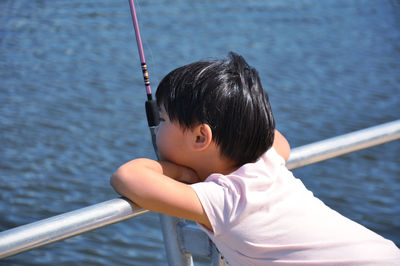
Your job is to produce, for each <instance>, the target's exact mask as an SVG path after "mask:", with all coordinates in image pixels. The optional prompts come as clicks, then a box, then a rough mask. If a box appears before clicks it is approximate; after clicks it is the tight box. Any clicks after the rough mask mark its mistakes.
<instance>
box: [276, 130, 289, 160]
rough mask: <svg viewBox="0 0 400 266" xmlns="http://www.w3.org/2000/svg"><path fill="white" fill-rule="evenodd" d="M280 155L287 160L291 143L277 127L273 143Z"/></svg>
mask: <svg viewBox="0 0 400 266" xmlns="http://www.w3.org/2000/svg"><path fill="white" fill-rule="evenodd" d="M272 146H273V147H274V148H275V150H276V151H277V152H278V154H279V155H280V156H282V158H283V159H284V160H285V161H286V162H287V160H288V159H289V155H290V145H289V142H288V141H287V140H286V138H285V137H284V136H283V135H282V134H281V133H280V132H279V131H278V130H276V129H275V138H274V143H273V145H272Z"/></svg>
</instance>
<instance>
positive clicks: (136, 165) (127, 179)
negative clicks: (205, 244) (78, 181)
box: [110, 159, 212, 230]
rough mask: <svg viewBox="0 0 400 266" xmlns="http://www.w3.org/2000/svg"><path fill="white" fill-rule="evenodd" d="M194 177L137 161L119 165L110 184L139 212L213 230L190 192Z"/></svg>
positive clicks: (170, 166) (166, 166) (169, 165)
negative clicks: (167, 216) (152, 212)
mask: <svg viewBox="0 0 400 266" xmlns="http://www.w3.org/2000/svg"><path fill="white" fill-rule="evenodd" d="M197 181H199V180H198V177H197V175H196V173H195V172H194V171H193V170H191V169H189V168H186V167H183V166H179V165H176V164H173V163H169V162H163V161H161V162H158V161H154V160H150V159H136V160H133V161H130V162H128V163H126V164H124V165H122V166H121V167H120V168H119V169H118V170H117V171H116V172H115V173H114V174H113V175H112V177H111V179H110V183H111V185H112V186H113V187H114V189H115V190H116V191H117V192H118V193H119V194H121V195H122V196H124V197H126V198H128V199H130V200H132V201H133V202H135V203H136V204H137V205H139V206H141V207H142V208H145V209H148V210H151V211H155V212H159V213H163V214H167V215H170V216H176V217H180V218H184V219H188V220H192V221H196V222H198V223H200V224H202V225H204V226H205V227H207V228H208V229H210V230H212V227H211V224H210V221H209V220H208V217H207V215H206V213H205V211H204V209H203V207H202V205H201V202H200V200H199V198H198V197H197V194H196V192H195V191H194V190H193V188H192V187H191V186H189V185H187V184H185V183H182V182H186V183H194V182H197Z"/></svg>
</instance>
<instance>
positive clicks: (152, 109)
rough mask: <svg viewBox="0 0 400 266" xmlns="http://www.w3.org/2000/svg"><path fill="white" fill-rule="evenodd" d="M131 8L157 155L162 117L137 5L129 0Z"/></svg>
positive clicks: (147, 109)
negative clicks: (156, 99)
mask: <svg viewBox="0 0 400 266" xmlns="http://www.w3.org/2000/svg"><path fill="white" fill-rule="evenodd" d="M129 6H130V10H131V16H132V23H133V28H134V29H135V36H136V44H137V48H138V52H139V57H140V63H141V67H142V73H143V80H144V86H145V88H146V94H147V100H146V103H145V107H146V117H147V123H148V124H149V129H150V133H151V140H152V143H153V148H154V151H155V152H156V155H157V145H156V135H155V128H156V127H157V126H158V124H159V123H160V117H159V116H160V115H159V112H158V108H157V103H156V102H155V101H154V100H153V97H152V94H151V87H150V79H149V72H148V70H147V64H146V59H145V57H144V51H143V45H142V38H141V37H140V31H139V23H138V19H137V16H136V10H135V4H134V2H133V0H129Z"/></svg>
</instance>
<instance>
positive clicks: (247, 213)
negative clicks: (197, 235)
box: [191, 148, 400, 266]
mask: <svg viewBox="0 0 400 266" xmlns="http://www.w3.org/2000/svg"><path fill="white" fill-rule="evenodd" d="M191 186H192V187H193V189H194V190H195V191H196V193H197V195H198V197H199V199H200V201H201V203H202V205H203V207H204V210H205V212H206V213H207V216H208V218H209V220H210V222H211V225H212V228H213V232H210V231H208V230H207V229H206V228H205V227H203V226H201V225H200V227H201V228H202V229H203V230H204V231H205V232H206V233H207V234H208V236H209V237H210V238H211V240H212V241H213V242H214V243H215V244H216V246H217V248H218V249H219V251H220V252H221V253H222V255H223V256H224V257H225V259H226V261H227V263H228V264H229V265H374V266H375V265H400V250H399V249H398V248H397V247H396V246H395V245H394V244H393V242H391V241H389V240H386V239H384V238H383V237H381V236H379V235H378V234H376V233H374V232H372V231H370V230H369V229H367V228H365V227H363V226H362V225H359V224H357V223H355V222H353V221H351V220H349V219H348V218H346V217H344V216H342V215H340V214H339V213H337V212H336V211H334V210H332V209H330V208H329V207H328V206H326V205H325V204H324V203H323V202H322V201H320V200H319V199H317V198H316V197H314V195H313V193H312V192H311V191H309V190H307V189H306V188H305V187H304V185H303V183H302V182H301V181H300V180H299V179H297V178H295V177H294V176H293V174H292V173H291V172H290V171H289V170H287V168H286V167H285V162H284V160H283V158H282V157H280V156H279V155H278V154H277V152H276V151H275V149H274V148H271V149H269V150H268V151H267V152H266V153H265V154H264V155H263V156H261V157H260V158H259V159H258V160H257V161H256V162H254V163H249V164H245V165H243V166H242V167H240V168H239V169H238V170H236V171H235V172H233V173H232V174H230V175H227V176H224V175H221V174H212V175H210V176H209V177H208V178H207V179H206V180H205V182H200V183H196V184H193V185H191Z"/></svg>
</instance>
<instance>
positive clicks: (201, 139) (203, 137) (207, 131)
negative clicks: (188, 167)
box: [193, 124, 212, 150]
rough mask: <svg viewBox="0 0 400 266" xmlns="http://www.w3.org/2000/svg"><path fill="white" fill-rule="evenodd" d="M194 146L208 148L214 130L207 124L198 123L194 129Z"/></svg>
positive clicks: (198, 148)
mask: <svg viewBox="0 0 400 266" xmlns="http://www.w3.org/2000/svg"><path fill="white" fill-rule="evenodd" d="M193 133H194V134H193V138H194V139H193V147H194V148H195V149H196V150H204V149H206V148H207V147H208V146H209V145H210V143H211V141H212V130H211V128H210V126H209V125H207V124H200V125H198V126H197V127H196V128H195V129H194V131H193Z"/></svg>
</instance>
